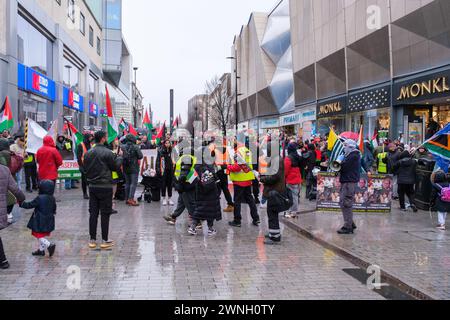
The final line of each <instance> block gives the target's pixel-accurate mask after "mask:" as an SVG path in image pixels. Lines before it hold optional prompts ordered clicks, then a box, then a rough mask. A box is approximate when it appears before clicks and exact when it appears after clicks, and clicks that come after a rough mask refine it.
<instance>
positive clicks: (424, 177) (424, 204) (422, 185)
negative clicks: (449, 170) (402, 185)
mask: <svg viewBox="0 0 450 320" xmlns="http://www.w3.org/2000/svg"><path fill="white" fill-rule="evenodd" d="M435 164H436V162H435V161H433V160H429V159H419V160H418V164H417V169H416V177H417V180H416V195H415V199H414V200H415V202H416V206H417V208H419V209H421V210H429V209H430V197H431V190H432V186H431V180H430V179H431V174H432V173H433V170H434V166H435Z"/></svg>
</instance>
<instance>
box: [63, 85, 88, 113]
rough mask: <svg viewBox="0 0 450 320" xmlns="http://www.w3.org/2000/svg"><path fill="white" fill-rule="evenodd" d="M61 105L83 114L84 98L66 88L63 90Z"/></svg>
mask: <svg viewBox="0 0 450 320" xmlns="http://www.w3.org/2000/svg"><path fill="white" fill-rule="evenodd" d="M63 105H64V106H65V107H67V108H70V109H72V110H75V111H78V112H84V98H83V97H82V96H80V95H79V94H78V93H76V92H74V91H73V90H70V89H68V88H63Z"/></svg>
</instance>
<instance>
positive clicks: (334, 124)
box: [317, 96, 347, 137]
mask: <svg viewBox="0 0 450 320" xmlns="http://www.w3.org/2000/svg"><path fill="white" fill-rule="evenodd" d="M346 112H347V96H339V97H335V98H332V99H327V100H322V101H319V102H318V103H317V134H319V135H320V136H322V137H325V136H327V135H328V133H329V132H330V129H333V130H334V131H335V132H336V133H338V134H339V133H342V132H345V131H346V124H345V115H346Z"/></svg>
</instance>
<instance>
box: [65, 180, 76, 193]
mask: <svg viewBox="0 0 450 320" xmlns="http://www.w3.org/2000/svg"><path fill="white" fill-rule="evenodd" d="M64 188H65V189H66V190H70V189H72V188H75V180H70V179H66V180H64Z"/></svg>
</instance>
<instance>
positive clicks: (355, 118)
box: [347, 85, 391, 142]
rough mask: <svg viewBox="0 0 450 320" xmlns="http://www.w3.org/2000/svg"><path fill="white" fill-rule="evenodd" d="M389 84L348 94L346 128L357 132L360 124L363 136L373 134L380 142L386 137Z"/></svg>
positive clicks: (389, 116)
mask: <svg viewBox="0 0 450 320" xmlns="http://www.w3.org/2000/svg"><path fill="white" fill-rule="evenodd" d="M390 103H391V86H390V85H381V86H376V87H372V88H370V89H365V90H359V91H357V92H352V93H350V94H349V98H348V111H347V129H348V131H352V132H359V131H360V129H361V126H363V130H364V138H372V137H374V136H375V135H377V137H378V138H379V140H380V142H384V140H386V139H387V138H388V135H389V128H390V126H391V115H390V113H391V109H390Z"/></svg>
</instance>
